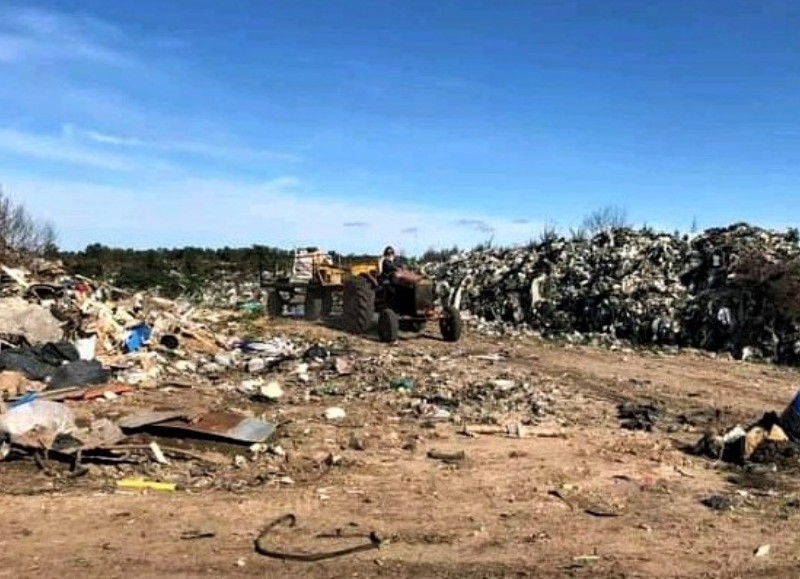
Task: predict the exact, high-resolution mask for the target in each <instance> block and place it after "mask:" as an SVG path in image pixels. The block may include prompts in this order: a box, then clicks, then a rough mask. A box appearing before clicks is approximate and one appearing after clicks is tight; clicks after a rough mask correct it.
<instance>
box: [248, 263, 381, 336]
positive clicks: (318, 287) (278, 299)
mask: <svg viewBox="0 0 800 579" xmlns="http://www.w3.org/2000/svg"><path fill="white" fill-rule="evenodd" d="M377 269H378V258H377V257H376V258H375V259H374V260H372V259H370V260H362V261H356V262H351V263H349V264H348V265H342V264H341V262H340V263H339V264H336V263H334V260H333V257H332V256H331V255H330V254H329V253H327V252H325V251H321V250H319V249H313V248H309V249H296V250H295V252H294V259H293V262H292V270H291V273H290V274H289V275H286V276H279V277H274V278H271V279H269V280H262V283H261V287H262V288H265V289H266V290H267V311H268V312H269V315H270V316H272V317H279V316H281V315H283V312H284V308H285V307H286V306H290V305H300V304H302V305H303V310H304V316H305V318H306V319H307V320H310V321H316V320H319V319H320V318H322V317H327V316H329V315H330V314H331V312H332V311H333V308H334V304H335V302H336V301H337V299H339V300H341V296H342V292H343V290H344V285H345V282H346V280H347V279H349V278H351V277H353V276H360V275H375V274H377Z"/></svg>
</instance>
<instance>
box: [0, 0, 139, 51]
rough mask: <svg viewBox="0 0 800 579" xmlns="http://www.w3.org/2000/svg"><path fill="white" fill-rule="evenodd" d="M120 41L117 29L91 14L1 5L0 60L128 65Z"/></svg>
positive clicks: (119, 33)
mask: <svg viewBox="0 0 800 579" xmlns="http://www.w3.org/2000/svg"><path fill="white" fill-rule="evenodd" d="M121 40H123V37H122V34H121V32H120V31H119V29H117V28H116V27H114V26H112V25H110V24H108V23H106V22H102V21H99V20H96V19H93V18H90V17H86V16H69V15H65V14H59V13H55V12H49V11H45V10H41V9H37V8H14V7H4V8H0V62H7V63H8V62H11V63H17V62H25V61H46V62H47V63H57V62H64V61H71V60H84V61H89V62H94V63H102V64H110V65H124V64H130V63H131V62H132V61H131V59H130V57H129V56H128V55H126V54H125V53H124V52H123V51H122V50H120V49H119V48H118V46H117V45H118V44H119V42H120V41H121Z"/></svg>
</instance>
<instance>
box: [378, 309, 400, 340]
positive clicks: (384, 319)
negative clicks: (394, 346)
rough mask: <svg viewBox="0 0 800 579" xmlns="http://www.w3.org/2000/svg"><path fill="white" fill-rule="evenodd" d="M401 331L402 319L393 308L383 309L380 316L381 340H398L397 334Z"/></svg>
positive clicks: (379, 333)
mask: <svg viewBox="0 0 800 579" xmlns="http://www.w3.org/2000/svg"><path fill="white" fill-rule="evenodd" d="M399 332H400V320H399V319H398V318H397V314H396V313H395V311H394V310H393V309H391V308H386V309H384V310H381V313H380V316H379V317H378V337H380V339H381V342H386V343H389V344H391V343H393V342H396V341H397V335H398V333H399Z"/></svg>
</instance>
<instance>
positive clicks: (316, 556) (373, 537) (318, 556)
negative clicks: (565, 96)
mask: <svg viewBox="0 0 800 579" xmlns="http://www.w3.org/2000/svg"><path fill="white" fill-rule="evenodd" d="M280 525H287V526H289V527H295V526H296V525H297V517H296V516H295V515H292V514H288V515H284V516H282V517H279V518H277V519H275V520H274V521H272V522H271V523H269V524H268V525H267V526H266V527H264V529H263V530H262V531H261V533H260V534H259V535H258V537H257V538H256V540H255V551H256V553H258V554H259V555H263V556H264V557H270V558H272V559H280V560H283V561H300V562H305V563H314V562H317V561H324V560H327V559H334V558H337V557H344V556H346V555H354V554H356V553H362V552H366V551H372V550H374V549H380V548H381V547H382V546H383V544H384V541H383V539H382V538H381V537H380V536H379V535H378V534H377V533H376V532H375V531H372V532H370V533H368V534H366V535H361V536H363V537H365V538H367V539H369V543H366V544H361V545H356V546H354V547H348V548H345V549H339V550H336V551H330V552H327V553H284V552H281V551H276V550H273V549H270V548H267V547H266V546H265V545H264V542H265V541H264V540H265V539H266V537H267V535H268V534H269V533H270V532H272V530H273V529H275V528H276V527H278V526H280ZM335 536H336V537H342V536H343V535H342V534H341V533H337V534H336V535H335ZM356 536H358V535H354V534H348V535H347V537H356Z"/></svg>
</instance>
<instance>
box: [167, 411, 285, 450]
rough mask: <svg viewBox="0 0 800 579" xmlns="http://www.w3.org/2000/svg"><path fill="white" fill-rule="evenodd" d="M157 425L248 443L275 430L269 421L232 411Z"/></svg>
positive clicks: (266, 437)
mask: <svg viewBox="0 0 800 579" xmlns="http://www.w3.org/2000/svg"><path fill="white" fill-rule="evenodd" d="M157 426H159V427H163V428H171V429H178V430H181V431H186V432H191V433H196V434H203V435H207V436H216V437H220V438H227V439H231V440H236V441H238V442H249V443H256V442H264V441H265V440H267V439H268V438H269V437H270V436H272V434H273V433H274V432H275V426H274V425H272V424H270V423H269V422H264V421H262V420H257V419H255V418H249V417H247V416H241V415H239V414H234V413H232V412H210V413H208V414H204V415H202V416H200V417H199V418H198V419H197V420H195V421H193V422H191V423H187V422H185V421H182V420H169V421H167V422H160V423H159V424H158V425H157Z"/></svg>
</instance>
